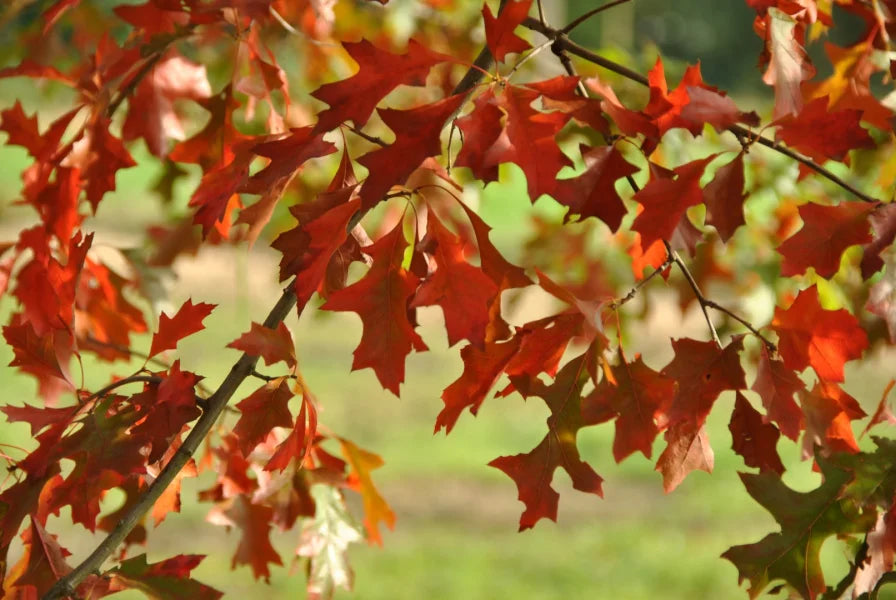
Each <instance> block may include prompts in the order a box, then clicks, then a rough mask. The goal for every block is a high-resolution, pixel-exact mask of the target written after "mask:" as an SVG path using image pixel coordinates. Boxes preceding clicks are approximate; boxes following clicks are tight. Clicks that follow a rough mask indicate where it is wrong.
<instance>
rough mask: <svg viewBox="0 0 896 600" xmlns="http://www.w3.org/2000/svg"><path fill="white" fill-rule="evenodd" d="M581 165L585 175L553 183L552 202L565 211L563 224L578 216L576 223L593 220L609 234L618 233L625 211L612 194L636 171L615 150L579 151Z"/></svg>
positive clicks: (614, 194)
mask: <svg viewBox="0 0 896 600" xmlns="http://www.w3.org/2000/svg"><path fill="white" fill-rule="evenodd" d="M580 150H581V152H582V158H583V159H584V161H585V172H584V173H582V174H581V175H579V176H577V177H574V178H572V179H561V180H559V181H557V189H556V190H555V191H554V192H553V196H554V198H555V199H556V200H557V202H559V203H560V204H562V205H563V206H568V207H569V211H568V212H567V213H566V215H565V216H564V217H563V220H564V222H567V223H568V222H569V221H570V220H572V216H573V215H578V216H579V217H580V220H584V219H587V218H588V217H596V218H598V219H600V220H601V221H603V222H604V223H606V224H607V227H609V228H610V230H611V231H616V230H617V229H619V225H620V223H621V222H622V217H624V216H625V214H626V212H627V210H626V208H625V205H624V204H623V203H622V199H621V198H620V197H619V194H618V193H617V192H616V181H617V180H619V179H622V178H623V177H626V176H628V175H632V174H634V173H637V172H638V168H637V167H636V166H635V165H633V164H631V163H629V162H628V161H626V160H625V158H623V156H622V153H620V152H619V150H618V149H617V148H616V146H599V147H597V148H588V147H587V146H584V145H582V146H581V147H580Z"/></svg>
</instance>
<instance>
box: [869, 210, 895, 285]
mask: <svg viewBox="0 0 896 600" xmlns="http://www.w3.org/2000/svg"><path fill="white" fill-rule="evenodd" d="M868 220H869V221H870V222H871V231H872V232H873V239H872V240H871V243H870V244H868V245H867V246H865V251H864V252H863V254H862V262H861V267H862V279H868V278H869V277H871V276H872V275H874V274H875V273H877V272H878V271H880V270H881V269H883V268H884V261H883V259H882V258H881V257H880V253H881V252H883V251H884V250H885V249H886V248H888V247H889V246H890V245H891V244H892V243H893V240H894V239H896V203H890V204H881V205H879V206H877V207H876V208H875V209H874V210H873V211H871V214H870V215H869V218H868Z"/></svg>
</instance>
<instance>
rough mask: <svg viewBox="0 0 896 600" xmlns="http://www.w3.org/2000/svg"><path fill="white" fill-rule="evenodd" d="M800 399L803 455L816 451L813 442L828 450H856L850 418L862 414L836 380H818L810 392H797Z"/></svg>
mask: <svg viewBox="0 0 896 600" xmlns="http://www.w3.org/2000/svg"><path fill="white" fill-rule="evenodd" d="M800 402H801V404H802V408H803V414H804V415H805V418H806V434H805V436H803V456H804V457H810V456H814V455H815V446H821V447H822V448H824V449H826V450H827V451H828V452H851V453H855V452H858V451H859V445H858V444H857V443H856V439H855V436H854V435H853V432H852V420H854V419H860V418H862V417H864V416H865V412H864V411H863V410H862V409H861V407H860V406H859V403H858V402H856V399H855V398H853V397H852V396H850V395H849V394H847V393H846V392H844V391H843V390H842V389H841V388H840V386H838V385H837V384H836V383H830V382H827V381H821V382H819V383H816V384H815V387H813V388H812V391H811V392H806V391H802V392H800Z"/></svg>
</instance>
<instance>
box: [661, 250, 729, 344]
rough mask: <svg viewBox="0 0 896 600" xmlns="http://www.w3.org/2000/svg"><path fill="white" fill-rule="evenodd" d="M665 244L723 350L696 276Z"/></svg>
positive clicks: (714, 337) (676, 253)
mask: <svg viewBox="0 0 896 600" xmlns="http://www.w3.org/2000/svg"><path fill="white" fill-rule="evenodd" d="M663 244H665V245H666V254H667V255H668V256H669V257H671V258H672V262H674V263H675V264H676V265H678V268H679V269H680V270H681V273H682V274H683V275H684V278H685V279H687V281H688V285H689V286H691V290H693V292H694V297H696V298H697V302H698V303H699V304H700V310H701V311H703V318H704V319H706V324H707V325H709V332H710V333H711V334H712V339H713V341H714V342H715V343H716V344H718V345H719V347H720V348H721V347H722V340H720V339H719V333H718V332H717V331H716V326H715V325H713V323H712V319H711V318H710V317H709V311H707V310H706V307H707V300H706V296H704V295H703V292H701V291H700V286H699V285H697V280H696V279H694V276H693V275H691V271H690V270H689V269H688V266H687V265H686V264H684V261H683V260H681V257H680V256H678V252H676V251H675V250H673V249H672V246H671V245H669V242H667V241H666V240H663Z"/></svg>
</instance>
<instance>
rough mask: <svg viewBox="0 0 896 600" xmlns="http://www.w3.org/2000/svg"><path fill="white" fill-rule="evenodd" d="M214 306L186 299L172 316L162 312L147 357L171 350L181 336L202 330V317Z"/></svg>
mask: <svg viewBox="0 0 896 600" xmlns="http://www.w3.org/2000/svg"><path fill="white" fill-rule="evenodd" d="M214 308H215V305H214V304H206V303H205V302H200V303H199V304H193V301H192V300H189V299H188V300H187V301H186V302H184V303H183V306H181V307H180V310H178V311H177V313H176V314H175V315H174V316H173V317H169V316H168V315H166V314H165V313H162V315H161V316H160V317H159V330H158V331H157V332H156V333H154V334H153V336H152V346H150V349H149V357H150V358H151V357H153V356H155V355H156V354H158V353H159V352H164V351H165V350H173V349H175V348H176V347H177V343H178V342H179V341H180V340H182V339H183V338H185V337H187V336H188V335H192V334H194V333H196V332H197V331H202V329H204V327H205V326H204V325H203V324H202V321H203V319H205V318H206V317H207V316H209V314H211V312H212V310H214Z"/></svg>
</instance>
